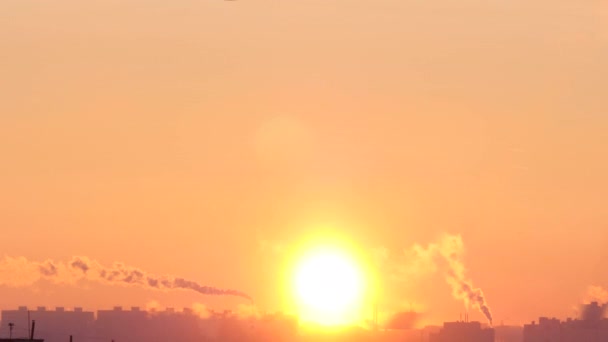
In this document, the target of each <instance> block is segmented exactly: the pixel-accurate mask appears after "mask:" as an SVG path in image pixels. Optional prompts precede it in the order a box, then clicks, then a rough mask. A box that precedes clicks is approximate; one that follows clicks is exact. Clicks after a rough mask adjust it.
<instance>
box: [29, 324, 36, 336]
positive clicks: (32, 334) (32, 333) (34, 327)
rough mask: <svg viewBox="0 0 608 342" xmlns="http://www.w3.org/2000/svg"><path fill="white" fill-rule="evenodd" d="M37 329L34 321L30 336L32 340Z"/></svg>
mask: <svg viewBox="0 0 608 342" xmlns="http://www.w3.org/2000/svg"><path fill="white" fill-rule="evenodd" d="M35 329H36V320H33V321H32V332H31V334H30V340H33V339H34V330H35Z"/></svg>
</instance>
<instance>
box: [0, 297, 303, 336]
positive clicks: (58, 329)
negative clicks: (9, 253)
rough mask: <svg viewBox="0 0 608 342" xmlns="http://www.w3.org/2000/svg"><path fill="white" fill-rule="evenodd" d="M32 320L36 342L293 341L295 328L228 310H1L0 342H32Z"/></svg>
mask: <svg viewBox="0 0 608 342" xmlns="http://www.w3.org/2000/svg"><path fill="white" fill-rule="evenodd" d="M34 320H35V321H36V329H35V330H36V337H37V338H40V340H34V341H36V342H42V341H43V340H44V342H66V341H69V338H70V336H73V339H74V342H99V341H108V342H109V341H116V342H122V341H128V342H166V341H180V342H195V341H196V342H201V341H226V342H230V341H234V342H237V341H254V342H255V341H260V342H261V341H293V340H294V339H295V335H296V333H297V326H298V322H297V320H296V319H295V318H294V317H291V316H287V315H282V314H273V315H270V314H269V315H261V316H259V317H250V318H245V317H241V316H239V315H236V314H233V313H232V312H230V311H223V312H215V311H209V312H208V313H206V314H205V315H203V316H200V315H199V314H197V313H195V312H193V311H192V310H191V309H183V310H181V311H177V310H175V309H172V308H168V309H166V310H163V311H156V310H152V311H145V310H141V309H140V308H138V307H133V308H130V309H128V310H124V309H123V308H122V307H119V306H117V307H114V308H113V309H111V310H99V311H97V313H96V314H95V313H94V312H86V311H83V310H82V309H81V308H75V309H74V310H66V309H64V308H62V307H59V308H56V309H55V310H47V309H46V308H45V307H39V308H37V309H36V310H28V308H27V307H20V308H19V309H17V310H3V311H2V322H1V323H0V342H4V341H15V342H18V341H26V340H27V341H31V340H30V339H29V337H30V333H29V332H30V330H29V327H30V323H31V322H33V321H34ZM9 323H11V324H12V327H11V328H10V329H9ZM11 334H12V339H9V335H11Z"/></svg>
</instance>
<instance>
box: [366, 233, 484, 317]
mask: <svg viewBox="0 0 608 342" xmlns="http://www.w3.org/2000/svg"><path fill="white" fill-rule="evenodd" d="M404 253H405V255H404V260H402V262H400V263H398V264H397V265H396V266H394V267H395V268H396V269H394V270H393V274H398V275H400V276H403V277H405V278H406V279H412V278H414V277H418V276H420V275H421V274H425V273H434V272H436V271H437V270H439V269H441V270H443V272H444V273H445V278H446V281H447V283H448V284H449V285H450V287H451V288H452V295H453V296H454V298H456V299H458V300H462V301H463V302H464V303H465V305H466V306H467V307H469V306H473V307H474V308H475V309H477V310H479V311H480V312H481V313H482V314H483V315H484V316H485V317H486V318H487V319H488V321H489V322H490V324H492V311H491V310H490V307H489V306H488V303H487V301H486V298H485V296H484V294H483V291H482V290H481V289H480V288H476V287H474V286H473V283H472V281H471V280H470V279H469V278H467V277H466V272H465V271H466V268H465V266H464V262H463V255H464V243H463V241H462V237H461V236H460V235H450V234H444V235H442V236H441V237H440V239H439V240H438V241H436V242H434V243H430V244H428V245H427V246H426V247H425V246H422V245H420V244H415V245H413V246H412V247H411V248H409V249H406V250H405V251H404ZM375 254H376V257H377V258H379V259H386V258H387V256H388V253H387V251H386V250H385V249H379V250H377V251H376V253H375ZM382 263H383V264H384V267H386V264H387V263H386V262H384V260H382Z"/></svg>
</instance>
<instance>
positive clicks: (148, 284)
mask: <svg viewBox="0 0 608 342" xmlns="http://www.w3.org/2000/svg"><path fill="white" fill-rule="evenodd" d="M40 279H46V280H49V281H52V282H54V283H66V284H74V283H76V282H77V281H79V280H89V281H95V282H99V283H104V284H108V285H132V286H139V287H141V288H145V289H155V290H176V289H183V290H192V291H196V292H198V293H201V294H204V295H219V296H237V297H242V298H246V299H249V300H252V298H251V297H250V296H248V295H247V294H245V293H243V292H240V291H237V290H230V289H220V288H216V287H212V286H206V285H201V284H199V283H197V282H195V281H192V280H187V279H184V278H179V277H172V276H158V275H154V274H150V273H147V272H144V271H142V270H140V269H138V268H135V267H131V266H127V265H125V264H122V263H114V265H112V266H111V267H105V266H103V265H101V264H100V263H98V262H97V261H95V260H91V259H89V258H87V257H73V258H72V259H71V260H70V261H69V262H55V261H53V260H46V261H44V262H36V261H29V260H27V259H26V258H24V257H18V258H12V257H5V258H4V259H2V260H0V285H8V286H15V287H20V286H28V285H32V284H33V283H35V282H37V281H38V280H40Z"/></svg>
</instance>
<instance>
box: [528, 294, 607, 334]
mask: <svg viewBox="0 0 608 342" xmlns="http://www.w3.org/2000/svg"><path fill="white" fill-rule="evenodd" d="M605 311H606V305H599V304H598V303H597V302H592V303H590V304H587V305H584V306H583V307H582V315H581V319H570V318H569V319H567V320H566V321H560V320H559V319H557V318H547V317H541V318H539V320H538V324H537V323H536V322H532V323H531V324H526V325H524V342H606V341H608V319H605V318H603V315H604V312H605Z"/></svg>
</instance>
